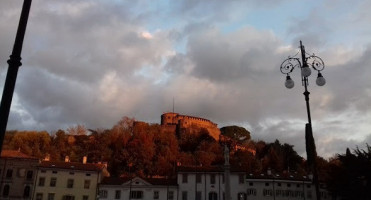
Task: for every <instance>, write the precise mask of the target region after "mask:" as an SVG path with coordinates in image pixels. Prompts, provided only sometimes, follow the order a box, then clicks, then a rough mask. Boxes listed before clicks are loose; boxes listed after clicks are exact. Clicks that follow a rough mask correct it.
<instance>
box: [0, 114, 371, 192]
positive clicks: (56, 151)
mask: <svg viewBox="0 0 371 200" xmlns="http://www.w3.org/2000/svg"><path fill="white" fill-rule="evenodd" d="M221 131H222V134H223V135H224V136H226V137H227V138H229V140H228V141H225V140H223V141H222V140H220V141H216V140H215V139H214V138H212V137H211V136H210V135H209V133H208V132H207V130H206V129H199V130H198V131H196V132H195V130H194V129H192V131H189V130H183V131H182V132H181V134H179V133H178V134H175V133H174V132H172V131H170V130H167V129H163V128H162V127H161V126H160V125H159V124H147V123H136V122H135V121H134V119H132V118H128V117H124V118H123V119H122V120H120V121H119V122H118V123H117V124H116V125H114V126H113V127H112V128H111V129H106V130H100V129H96V130H87V129H86V128H85V127H84V126H81V125H78V126H76V127H71V128H68V129H67V130H58V131H56V132H54V133H48V132H45V131H8V132H7V133H6V135H5V140H4V145H3V148H4V149H11V150H20V151H22V152H23V153H26V154H28V155H31V156H34V157H38V158H40V159H44V158H46V157H48V158H49V159H50V160H52V161H53V160H54V161H64V159H65V157H66V156H68V157H69V159H70V161H71V162H82V159H83V157H84V156H87V158H88V162H90V163H98V162H107V164H108V170H109V171H110V173H111V175H112V176H133V175H137V176H154V175H160V176H173V175H174V174H175V170H176V166H177V165H199V166H201V165H202V166H210V165H222V164H223V163H224V157H223V146H224V145H225V144H228V145H230V147H231V157H230V162H231V164H232V165H233V166H239V167H241V168H243V169H246V171H247V172H256V173H265V172H266V171H267V170H268V169H270V170H271V171H273V172H274V173H285V172H288V171H290V172H295V173H298V174H303V175H304V174H307V173H308V172H310V170H309V169H308V168H307V164H306V160H305V159H304V158H302V157H301V156H299V155H298V154H297V152H296V151H295V150H294V149H293V146H292V145H290V144H281V143H280V142H279V141H278V140H276V141H275V142H273V143H266V142H264V141H253V140H251V139H250V133H249V132H248V131H247V130H246V129H244V128H242V127H236V126H231V127H223V128H222V129H221ZM235 147H239V148H235ZM317 165H318V169H319V177H320V180H321V181H325V182H327V183H328V186H329V190H330V191H332V192H333V194H334V195H341V196H347V195H352V194H356V195H358V196H359V195H360V196H361V197H369V195H370V192H369V191H371V190H370V189H371V188H370V185H371V148H370V147H369V146H367V150H360V149H358V148H357V149H356V150H354V152H353V153H351V152H350V150H347V152H346V153H345V154H339V155H336V156H334V157H333V158H330V159H329V160H325V159H323V158H321V157H318V158H317ZM367 195H368V196H367ZM353 197H354V196H353ZM368 199H371V198H368Z"/></svg>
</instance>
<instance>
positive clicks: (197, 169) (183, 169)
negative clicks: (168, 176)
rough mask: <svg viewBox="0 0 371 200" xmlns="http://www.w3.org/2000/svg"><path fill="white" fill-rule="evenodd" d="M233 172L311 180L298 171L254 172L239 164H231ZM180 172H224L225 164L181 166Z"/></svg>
mask: <svg viewBox="0 0 371 200" xmlns="http://www.w3.org/2000/svg"><path fill="white" fill-rule="evenodd" d="M230 171H231V173H232V174H233V173H234V174H235V173H244V174H246V178H247V179H280V180H292V181H309V180H310V179H309V177H308V176H303V175H300V174H298V173H296V172H282V173H273V172H270V174H268V173H252V172H248V171H246V169H243V168H241V167H238V166H231V168H230ZM178 172H180V173H182V172H183V173H184V172H186V173H187V172H188V173H190V172H193V173H205V172H208V173H224V166H207V167H205V166H179V167H178Z"/></svg>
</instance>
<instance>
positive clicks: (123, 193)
mask: <svg viewBox="0 0 371 200" xmlns="http://www.w3.org/2000/svg"><path fill="white" fill-rule="evenodd" d="M99 199H102V200H111V199H121V200H131V199H132V200H135V199H141V200H157V199H158V200H165V199H168V200H177V199H178V186H177V182H176V179H166V178H139V177H134V178H111V177H108V178H105V179H103V181H102V183H101V184H99Z"/></svg>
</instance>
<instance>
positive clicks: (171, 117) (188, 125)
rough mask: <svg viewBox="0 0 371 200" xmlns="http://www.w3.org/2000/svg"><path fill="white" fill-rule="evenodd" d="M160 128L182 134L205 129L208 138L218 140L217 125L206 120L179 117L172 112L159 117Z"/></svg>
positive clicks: (184, 116)
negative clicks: (184, 131)
mask: <svg viewBox="0 0 371 200" xmlns="http://www.w3.org/2000/svg"><path fill="white" fill-rule="evenodd" d="M161 126H162V127H163V128H165V129H168V130H174V131H177V132H178V133H179V132H182V130H185V129H188V130H191V131H192V130H200V129H206V130H207V131H208V132H209V134H210V136H212V137H213V138H214V139H215V140H219V137H220V130H219V128H218V125H217V124H216V123H214V122H212V121H210V120H208V119H204V118H200V117H193V116H188V115H180V114H178V113H174V112H168V113H164V114H162V115H161Z"/></svg>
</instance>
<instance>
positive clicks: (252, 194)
mask: <svg viewBox="0 0 371 200" xmlns="http://www.w3.org/2000/svg"><path fill="white" fill-rule="evenodd" d="M246 194H247V196H256V189H252V188H250V189H247V192H246Z"/></svg>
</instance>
